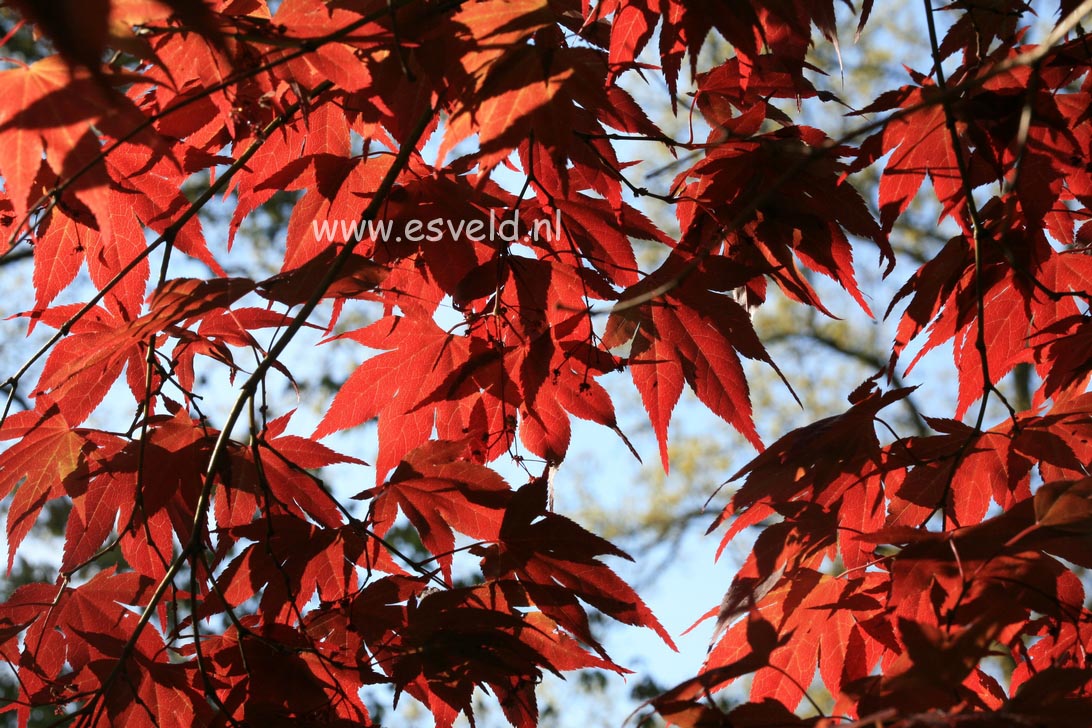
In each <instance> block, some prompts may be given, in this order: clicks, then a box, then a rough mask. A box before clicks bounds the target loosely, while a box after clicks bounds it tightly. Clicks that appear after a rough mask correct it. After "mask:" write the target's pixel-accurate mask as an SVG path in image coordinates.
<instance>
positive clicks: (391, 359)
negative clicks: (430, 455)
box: [314, 316, 470, 482]
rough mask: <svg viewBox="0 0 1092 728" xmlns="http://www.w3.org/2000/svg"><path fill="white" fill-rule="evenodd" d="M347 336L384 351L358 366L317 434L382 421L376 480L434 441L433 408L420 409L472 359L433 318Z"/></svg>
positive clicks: (384, 322)
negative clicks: (407, 455)
mask: <svg viewBox="0 0 1092 728" xmlns="http://www.w3.org/2000/svg"><path fill="white" fill-rule="evenodd" d="M345 336H346V337H348V338H352V339H353V340H355V341H357V342H358V343H361V344H363V345H365V346H368V347H371V348H375V349H382V350H385V351H384V352H383V353H381V354H378V355H376V356H372V357H371V358H369V359H367V360H366V361H365V362H364V363H363V364H361V365H360V366H359V367H357V369H356V371H354V372H353V373H352V374H351V375H349V378H348V379H347V380H346V381H345V384H343V385H342V387H341V389H340V390H339V391H338V393H337V395H336V396H335V397H334V401H333V402H332V403H331V404H330V409H329V410H327V412H326V415H325V416H324V417H323V419H322V422H320V423H319V426H318V428H317V429H316V430H315V434H314V436H315V437H316V438H321V437H323V436H325V435H328V434H330V433H332V432H337V431H338V430H343V429H345V428H348V427H355V426H357V425H360V424H363V423H365V422H367V421H368V420H371V419H372V418H374V417H379V443H380V450H379V456H378V458H377V459H376V465H375V467H376V480H377V481H378V482H382V480H383V479H384V478H385V476H386V475H387V473H388V472H389V471H390V469H391V468H393V467H395V466H396V465H398V463H399V462H401V460H402V457H403V456H404V455H405V454H406V453H408V452H409V451H410V450H412V449H414V448H416V447H418V446H420V445H422V444H423V443H424V442H425V441H426V440H428V439H429V437H430V435H431V434H432V430H433V427H434V424H435V419H436V418H435V413H434V409H435V408H434V406H432V405H430V406H425V407H420V408H419V407H418V406H419V404H420V403H421V402H422V400H424V399H425V397H426V396H427V393H428V392H430V391H434V390H435V389H437V388H438V387H440V386H441V385H442V384H443V382H444V379H445V378H446V377H447V376H448V375H449V374H450V372H452V371H455V370H457V369H458V368H459V366H460V365H462V364H465V363H466V362H467V360H469V359H470V347H469V343H468V342H467V340H466V339H465V338H464V337H461V336H455V335H452V334H448V333H446V332H445V331H443V330H442V329H440V328H439V327H438V326H437V325H436V324H435V323H434V322H433V321H432V319H431V318H428V319H425V320H422V319H419V318H417V317H413V318H407V317H401V316H389V317H387V318H384V319H381V320H380V321H377V322H376V323H374V324H371V325H370V326H367V327H365V328H363V329H360V330H358V331H354V332H351V333H349V334H345Z"/></svg>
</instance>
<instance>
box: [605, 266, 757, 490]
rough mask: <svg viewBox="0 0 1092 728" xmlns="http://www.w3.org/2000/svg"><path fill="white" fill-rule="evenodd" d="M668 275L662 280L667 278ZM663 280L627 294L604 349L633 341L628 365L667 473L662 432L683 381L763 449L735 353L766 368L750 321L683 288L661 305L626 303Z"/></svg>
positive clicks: (724, 301)
mask: <svg viewBox="0 0 1092 728" xmlns="http://www.w3.org/2000/svg"><path fill="white" fill-rule="evenodd" d="M680 267H681V266H680ZM669 270H670V268H669V267H668V266H665V268H662V269H661V271H669ZM675 270H676V272H677V271H678V270H679V268H676V269H675ZM670 276H671V273H670V272H666V273H663V277H664V278H670ZM660 280H663V278H660V279H659V280H658V277H653V276H650V277H648V278H646V279H645V280H644V281H642V282H641V283H640V284H638V285H636V286H633V287H632V288H630V289H629V290H627V291H626V293H625V294H624V295H623V296H622V298H621V299H620V301H619V304H618V307H617V309H618V310H616V311H615V312H613V313H612V314H611V318H610V320H609V322H608V329H607V333H606V335H605V336H604V342H603V343H604V344H605V345H606V346H608V347H615V346H621V345H623V344H625V343H627V342H629V341H631V340H632V344H631V347H630V353H629V357H628V366H629V370H630V374H631V375H632V377H633V383H634V384H635V385H636V387H637V391H638V392H640V394H641V401H642V402H643V403H644V406H645V410H646V411H647V412H648V415H649V418H650V419H651V420H652V426H653V428H654V429H655V431H656V437H657V439H658V441H659V443H660V459H661V460H662V462H663V466H664V470H665V471H666V470H667V469H668V467H669V464H668V454H667V428H668V425H669V423H670V422H671V413H672V411H673V410H674V409H675V405H676V404H677V403H678V401H679V396H680V395H681V394H682V389H683V383H684V382H685V383H686V384H688V385H690V388H691V389H692V390H693V391H694V393H695V394H697V395H698V399H700V400H701V401H702V402H704V403H705V405H706V406H707V407H709V409H711V410H712V411H713V412H714V413H715V414H717V415H718V416H720V417H721V418H723V419H724V420H725V421H726V422H728V423H730V424H731V425H732V426H733V427H735V428H736V429H737V430H739V432H740V433H741V434H743V435H744V436H745V437H746V438H747V439H748V440H749V441H750V442H751V444H752V445H754V446H755V447H756V448H757V449H759V450H761V449H762V447H763V445H762V440H761V439H759V436H758V432H757V431H756V430H755V427H754V423H753V421H752V419H751V401H750V393H749V389H748V387H747V381H746V378H745V377H744V374H743V367H742V365H741V364H740V361H739V353H743V354H744V355H745V356H748V357H749V358H753V359H762V360H765V361H769V357H768V355H767V354H766V352H765V349H764V348H763V347H762V345H761V344H760V343H759V342H758V338H757V336H756V335H755V332H754V329H753V327H752V325H751V318H750V316H749V315H748V314H747V311H746V310H745V309H744V308H743V307H742V306H741V305H740V304H739V303H737V302H736V301H735V300H734V299H732V298H729V297H728V296H724V295H720V294H717V293H713V292H711V291H706V290H702V289H701V288H699V287H697V286H694V285H688V284H687V283H686V282H684V283H683V285H682V286H680V287H677V288H675V289H674V290H671V291H670V292H668V293H666V294H665V295H664V296H663V297H662V298H658V299H653V300H650V301H648V302H645V303H641V304H640V305H638V306H633V305H631V304H629V303H628V301H630V300H633V299H636V300H640V299H641V297H642V296H644V295H646V294H647V293H649V292H651V291H655V290H656V287H657V284H658V283H659V281H660Z"/></svg>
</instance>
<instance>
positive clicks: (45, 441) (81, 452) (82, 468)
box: [0, 408, 94, 572]
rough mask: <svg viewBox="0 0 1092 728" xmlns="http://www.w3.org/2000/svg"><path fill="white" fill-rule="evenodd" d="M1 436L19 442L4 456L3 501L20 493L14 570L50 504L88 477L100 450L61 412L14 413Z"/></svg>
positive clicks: (11, 540)
mask: <svg viewBox="0 0 1092 728" xmlns="http://www.w3.org/2000/svg"><path fill="white" fill-rule="evenodd" d="M0 437H2V438H3V439H13V438H18V440H17V442H15V443H14V444H13V445H12V446H11V447H9V448H8V449H7V450H5V451H4V452H3V454H0V498H6V497H7V496H8V495H9V494H10V493H11V492H12V491H13V490H14V491H15V497H14V498H13V499H12V501H11V506H10V508H9V510H8V514H7V522H8V571H9V572H10V571H11V566H12V564H13V563H14V562H15V553H16V551H17V549H18V548H19V544H20V543H22V541H23V539H24V538H25V537H26V535H27V533H29V532H30V529H31V526H33V525H34V521H35V520H36V519H37V517H38V513H39V512H41V510H42V507H43V506H45V504H46V502H47V501H49V500H52V499H54V498H60V497H62V496H64V495H66V494H67V491H68V489H69V488H72V487H73V484H74V483H75V482H76V481H78V480H80V479H82V478H85V477H86V464H87V463H86V454H87V453H88V452H89V451H90V450H91V449H93V447H94V446H93V444H92V443H91V442H89V441H88V439H87V436H86V435H85V434H83V433H81V432H79V431H77V430H75V429H74V428H73V427H72V426H71V425H70V424H69V422H68V421H67V420H66V419H65V418H64V417H63V416H62V415H61V414H60V413H59V412H58V411H57V409H56V408H43V410H42V411H38V410H34V411H26V412H20V413H18V414H15V415H12V416H11V417H9V418H8V421H7V422H6V423H4V427H3V429H2V430H0Z"/></svg>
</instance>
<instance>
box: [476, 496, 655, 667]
mask: <svg viewBox="0 0 1092 728" xmlns="http://www.w3.org/2000/svg"><path fill="white" fill-rule="evenodd" d="M546 499H547V487H546V480H545V478H536V479H534V480H532V481H531V482H530V483H528V484H527V485H525V486H523V487H522V488H520V489H519V490H518V491H517V492H516V494H515V496H513V498H512V500H511V503H510V504H509V505H508V507H507V509H506V510H505V512H504V520H503V522H502V524H501V531H500V535H499V540H498V541H497V543H496V544H494V545H491V546H488V547H485V548H483V549H481V550H480V551H479V552H478V553H480V554H481V555H482V557H483V558H482V573H483V574H484V575H485V576H486V578H487V579H490V580H492V581H496V582H497V583H498V584H499V585H500V586H501V587H502V588H503V587H504V586H505V585H506V584H508V585H509V586H511V581H510V580H511V579H512V578H513V577H514V578H515V579H518V586H519V587H520V588H521V589H522V590H523V592H524V593H525V595H526V596H525V597H524V598H525V599H527V600H529V603H530V604H534V605H535V606H537V607H538V608H539V609H540V610H541V611H542V612H543V614H545V615H546V616H548V617H549V618H550V619H552V620H554V621H555V622H557V624H559V625H560V626H562V627H564V628H565V629H566V630H568V631H569V632H570V633H571V634H572V635H573V636H575V637H576V638H577V639H579V640H580V641H581V642H583V643H585V644H587V645H590V646H592V647H593V648H594V649H595V650H596V651H597V652H599V653H600V654H601V655H603V656H604V658H605V657H606V654H605V652H604V651H603V648H602V646H601V645H599V643H598V642H597V641H596V640H595V638H594V637H593V636H592V633H591V629H590V625H589V623H588V618H587V614H586V613H585V611H584V609H583V607H581V606H580V602H579V601H578V599H579V600H581V601H584V602H587V603H588V604H590V605H592V606H593V607H595V608H596V609H598V610H599V611H601V612H603V613H604V614H606V615H607V616H609V617H611V618H612V619H615V620H617V621H619V622H622V623H624V624H631V625H636V626H642V627H647V628H649V629H652V630H653V631H655V632H656V634H657V635H659V636H660V638H661V639H662V640H663V641H664V642H665V643H667V645H668V646H669V647H671V648H672V649H676V648H675V643H674V642H673V641H672V640H671V636H670V635H669V634H668V632H667V630H666V629H664V627H663V625H662V624H660V621H659V620H658V619H656V616H655V615H654V614H653V613H652V611H651V610H650V609H649V608H648V606H647V605H645V603H644V601H642V600H641V598H640V597H639V596H638V595H637V593H636V592H634V591H633V589H632V588H631V587H630V586H629V585H627V584H626V583H625V582H624V581H622V580H621V579H620V578H619V577H618V575H617V574H615V573H614V571H612V570H611V569H610V567H608V566H607V565H606V564H604V563H603V562H602V561H600V560H599V557H600V556H604V555H612V556H619V557H621V558H625V559H629V558H630V557H629V556H628V555H627V554H626V553H625V552H624V551H621V550H620V549H618V548H617V547H615V546H614V545H612V544H611V543H610V542H608V541H606V540H604V539H602V538H599V537H598V536H596V535H594V534H592V533H590V532H588V531H586V530H584V529H583V528H581V527H580V526H579V525H578V524H577V523H575V522H573V521H571V520H569V519H568V518H565V517H564V516H559V515H557V514H556V513H552V512H550V511H547V508H546ZM510 601H512V600H511V598H510Z"/></svg>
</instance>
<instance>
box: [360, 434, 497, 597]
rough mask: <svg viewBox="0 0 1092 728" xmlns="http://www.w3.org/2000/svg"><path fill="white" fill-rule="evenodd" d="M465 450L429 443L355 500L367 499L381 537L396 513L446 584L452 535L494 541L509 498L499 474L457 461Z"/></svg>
mask: <svg viewBox="0 0 1092 728" xmlns="http://www.w3.org/2000/svg"><path fill="white" fill-rule="evenodd" d="M466 450H467V446H466V444H465V443H461V442H441V441H431V442H429V443H427V444H426V445H423V446H422V447H419V448H417V449H416V450H413V451H411V452H410V453H408V454H407V455H406V457H405V459H403V460H402V462H401V464H399V466H398V467H397V468H395V470H394V472H393V473H392V474H391V477H390V479H389V480H388V481H387V482H386V483H384V484H383V485H382V486H380V487H378V488H369V489H368V490H366V491H364V492H363V493H361V494H359V495H357V496H355V497H356V498H358V499H371V500H372V503H371V511H370V515H371V518H370V520H371V522H372V523H373V528H374V529H375V531H376V533H378V534H379V535H381V536H382V535H383V534H385V533H386V532H387V531H388V530H390V528H391V526H393V525H394V520H395V517H396V515H397V512H398V511H399V510H401V511H402V512H403V513H404V514H405V515H406V517H407V518H409V521H410V523H412V524H413V526H414V528H416V529H417V533H418V534H419V535H420V536H421V543H423V544H424V546H425V548H427V549H428V550H429V551H430V552H432V554H433V555H434V556H435V557H436V561H437V563H438V564H439V565H440V568H441V570H442V571H443V573H444V576H445V577H446V578H447V580H448V581H449V582H450V580H451V559H452V552H453V549H454V548H455V531H458V532H460V533H462V534H465V535H467V536H470V537H471V538H475V539H478V540H481V541H493V540H496V538H497V536H498V534H499V533H500V528H501V521H502V518H503V516H504V507H505V505H506V504H507V503H508V500H509V498H510V497H511V490H510V488H509V487H508V484H507V483H506V482H504V479H503V478H501V476H500V475H498V474H497V473H496V472H494V471H493V470H491V469H489V468H487V467H485V466H483V465H478V464H476V463H472V462H467V461H466V460H464V459H462V456H463V455H464V454H465V452H466ZM377 546H378V544H377Z"/></svg>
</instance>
